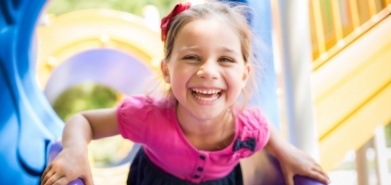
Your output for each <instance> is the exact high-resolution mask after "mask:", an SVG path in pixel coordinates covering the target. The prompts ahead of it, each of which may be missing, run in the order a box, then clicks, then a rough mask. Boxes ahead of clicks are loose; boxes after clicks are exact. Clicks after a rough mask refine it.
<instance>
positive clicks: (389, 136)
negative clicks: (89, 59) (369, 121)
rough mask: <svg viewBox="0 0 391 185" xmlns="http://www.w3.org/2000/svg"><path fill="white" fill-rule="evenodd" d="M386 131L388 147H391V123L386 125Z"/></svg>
mask: <svg viewBox="0 0 391 185" xmlns="http://www.w3.org/2000/svg"><path fill="white" fill-rule="evenodd" d="M385 132H386V134H385V135H386V144H387V147H391V123H390V124H388V125H387V126H385Z"/></svg>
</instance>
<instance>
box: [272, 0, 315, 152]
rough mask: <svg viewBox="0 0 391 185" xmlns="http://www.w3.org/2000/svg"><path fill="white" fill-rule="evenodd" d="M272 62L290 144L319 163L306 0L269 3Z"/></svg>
mask: <svg viewBox="0 0 391 185" xmlns="http://www.w3.org/2000/svg"><path fill="white" fill-rule="evenodd" d="M272 18H273V28H274V32H273V33H274V37H273V38H274V42H273V44H274V51H275V52H274V56H275V59H274V61H275V62H276V69H277V70H279V71H277V73H278V75H279V79H280V83H281V87H282V93H283V95H282V97H283V102H282V109H283V115H284V118H285V122H286V127H287V135H288V139H289V141H290V142H291V143H292V144H294V145H295V146H297V147H298V148H300V149H302V150H304V151H305V152H307V153H309V154H310V155H312V156H313V157H314V158H316V159H319V151H318V135H317V129H316V126H315V123H314V119H313V110H312V109H313V103H312V96H311V85H310V83H311V81H310V77H311V72H312V67H311V62H312V53H311V51H312V49H311V48H312V47H311V41H310V39H311V31H310V21H309V2H308V0H297V1H291V0H276V1H272Z"/></svg>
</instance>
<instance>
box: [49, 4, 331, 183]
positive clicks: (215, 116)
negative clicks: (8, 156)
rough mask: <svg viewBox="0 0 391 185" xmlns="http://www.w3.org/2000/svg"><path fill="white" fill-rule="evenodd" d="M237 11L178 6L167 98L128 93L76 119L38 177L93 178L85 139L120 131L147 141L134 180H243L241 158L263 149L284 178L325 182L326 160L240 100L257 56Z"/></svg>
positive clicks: (171, 25)
mask: <svg viewBox="0 0 391 185" xmlns="http://www.w3.org/2000/svg"><path fill="white" fill-rule="evenodd" d="M241 10H243V7H242V6H229V5H227V4H223V3H218V2H209V3H205V4H200V5H190V4H189V3H183V4H178V5H177V6H176V7H175V8H174V9H173V10H172V12H171V13H170V14H169V15H168V16H166V17H165V18H163V20H162V24H161V28H162V40H163V42H164V47H165V48H164V49H165V50H164V51H165V58H164V59H163V60H162V62H161V71H162V74H163V79H164V81H165V82H166V83H167V84H169V86H170V88H169V95H168V96H167V97H166V98H153V97H149V96H143V95H139V96H131V97H128V98H127V99H125V100H124V101H123V102H122V103H121V104H120V105H119V106H118V107H117V108H110V109H103V110H91V111H86V112H82V113H80V114H77V115H75V116H73V117H72V118H70V119H69V120H68V121H67V122H66V125H65V128H64V134H63V138H62V144H63V150H62V152H61V153H59V155H58V156H57V157H56V158H55V159H54V160H53V161H52V162H51V164H49V165H48V167H47V169H46V170H45V171H44V173H43V175H42V184H44V185H47V184H67V183H68V182H69V181H72V180H74V179H76V178H78V177H80V178H82V179H83V180H84V182H85V183H86V184H87V185H90V184H93V182H92V175H91V170H90V166H89V162H88V157H87V144H88V143H89V141H90V140H91V139H99V138H103V137H107V136H112V135H115V134H121V135H122V136H123V137H124V138H126V139H130V140H132V141H133V142H137V143H140V144H142V146H143V147H142V149H141V150H140V151H139V153H138V155H137V156H136V158H135V160H134V161H133V163H132V165H131V170H130V174H129V178H128V184H132V185H141V184H142V185H160V184H165V185H172V184H175V185H180V184H205V185H211V184H213V185H219V184H221V185H234V184H243V179H242V171H241V168H240V163H239V160H240V159H242V158H245V157H248V156H250V155H252V154H253V153H254V152H256V151H258V150H260V149H262V148H265V149H266V150H268V152H270V153H271V154H273V155H274V156H275V157H276V158H277V159H278V160H279V162H280V163H281V167H282V170H283V172H284V175H285V179H286V182H287V184H293V176H294V175H295V174H299V175H305V176H309V177H311V178H313V179H316V180H319V181H322V182H324V183H327V182H328V178H327V175H326V174H325V172H324V171H323V170H322V169H321V167H320V166H319V165H318V164H317V163H316V162H315V161H314V160H313V159H311V158H310V157H308V155H306V154H305V153H304V152H301V151H300V150H298V149H296V148H295V147H293V146H292V145H290V144H289V143H287V142H285V141H283V140H282V138H280V137H279V136H278V134H277V131H276V130H275V129H274V128H273V127H272V126H271V125H270V124H269V123H268V122H267V120H266V119H265V117H264V115H263V114H262V113H261V111H260V110H259V109H257V108H244V106H243V105H246V102H247V100H248V99H249V93H248V88H249V87H250V86H249V85H248V82H247V81H248V80H249V79H250V76H251V74H252V72H253V71H252V65H251V63H253V62H254V61H253V57H252V53H251V47H250V46H251V44H250V42H251V40H252V38H251V31H250V30H251V29H250V27H249V25H248V23H247V20H246V17H245V16H244V15H243V14H242V13H243V12H242V11H241ZM238 102H239V103H238ZM239 104H240V105H239ZM76 166H77V168H75V167H76Z"/></svg>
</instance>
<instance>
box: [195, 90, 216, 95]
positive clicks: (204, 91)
mask: <svg viewBox="0 0 391 185" xmlns="http://www.w3.org/2000/svg"><path fill="white" fill-rule="evenodd" d="M193 91H195V92H196V93H202V94H217V93H219V92H220V90H217V89H208V90H204V89H193Z"/></svg>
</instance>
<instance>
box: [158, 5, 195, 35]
mask: <svg viewBox="0 0 391 185" xmlns="http://www.w3.org/2000/svg"><path fill="white" fill-rule="evenodd" d="M189 8H190V2H185V3H178V4H176V5H175V7H174V9H173V10H172V11H171V12H170V13H169V14H168V15H167V16H165V17H163V19H162V22H161V23H160V28H161V29H162V33H161V34H162V41H166V37H167V33H168V29H169V28H170V22H171V21H172V19H174V17H175V16H177V15H178V14H180V13H181V12H183V11H185V10H187V9H189Z"/></svg>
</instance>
